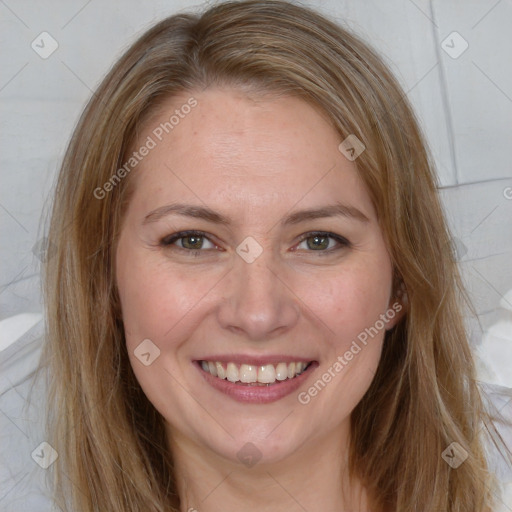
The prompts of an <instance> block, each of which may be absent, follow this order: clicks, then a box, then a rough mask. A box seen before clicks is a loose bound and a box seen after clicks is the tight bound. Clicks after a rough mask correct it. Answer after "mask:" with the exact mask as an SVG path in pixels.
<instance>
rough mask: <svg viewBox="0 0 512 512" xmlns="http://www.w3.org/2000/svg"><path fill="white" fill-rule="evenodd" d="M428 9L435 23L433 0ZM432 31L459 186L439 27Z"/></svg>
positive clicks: (450, 144) (434, 27)
mask: <svg viewBox="0 0 512 512" xmlns="http://www.w3.org/2000/svg"><path fill="white" fill-rule="evenodd" d="M429 7H430V16H431V18H432V19H433V20H434V21H435V19H436V13H435V9H434V0H430V1H429ZM432 31H433V34H434V45H435V51H436V57H437V60H438V62H439V64H440V66H439V79H440V80H439V81H440V85H441V102H442V105H443V110H444V113H445V121H446V130H447V132H448V146H449V151H450V161H451V164H452V178H453V180H454V181H455V185H459V184H460V182H461V178H460V175H459V166H458V164H457V153H456V149H455V146H456V145H455V133H454V129H453V119H452V114H451V109H450V101H449V98H448V82H447V80H446V73H445V67H444V61H443V56H442V55H441V48H440V39H441V37H440V36H441V34H440V31H439V27H438V25H437V24H435V23H433V24H432Z"/></svg>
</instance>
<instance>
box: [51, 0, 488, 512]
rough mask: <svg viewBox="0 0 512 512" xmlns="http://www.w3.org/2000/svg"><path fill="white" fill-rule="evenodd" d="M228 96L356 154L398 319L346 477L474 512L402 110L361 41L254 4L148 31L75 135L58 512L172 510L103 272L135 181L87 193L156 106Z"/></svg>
mask: <svg viewBox="0 0 512 512" xmlns="http://www.w3.org/2000/svg"><path fill="white" fill-rule="evenodd" d="M223 85H229V86H238V87H243V88H246V89H249V90H254V91H264V92H267V91H268V92H276V93H281V94H287V95H294V96H298V97H300V98H303V99H304V101H308V102H309V103H311V104H313V105H315V106H316V107H317V108H318V109H319V110H320V111H322V112H323V113H324V114H325V115H326V116H327V117H328V118H329V119H330V121H331V123H332V126H333V129H335V130H336V131H337V132H338V133H339V136H340V141H341V140H343V139H345V138H346V137H347V136H348V135H350V134H354V135H356V136H357V137H358V138H359V139H360V140H361V141H362V142H363V143H364V145H365V146H366V151H364V152H363V153H362V154H361V155H360V157H359V158H358V159H357V166H358V170H359V173H360V176H361V178H362V180H363V181H364V183H365V184H366V186H367V189H368V191H369V193H370V195H371V198H372V200H373V202H374V205H375V208H376V211H377V213H378V216H379V220H380V224H381V228H382V231H383V233H384V236H385V238H386V241H387V244H388V247H389V252H390V255H391V258H392V261H393V265H394V271H395V283H396V291H398V289H399V288H401V287H402V288H403V289H405V290H406V291H407V297H408V306H407V313H406V315H405V317H404V318H403V319H402V320H401V321H400V323H399V324H398V325H397V326H396V327H395V328H394V329H393V330H392V331H390V332H388V333H387V335H386V338H385V341H384V347H383V352H382V358H381V361H380V364H379V367H378V371H377V373H376V375H375V378H374V380H373V382H372V384H371V387H370V389H369V390H368V392H367V393H366V395H365V396H364V397H363V399H362V400H361V402H360V403H359V404H358V406H357V407H356V409H355V410H354V411H353V413H352V417H351V422H352V426H351V445H350V454H349V455H350V456H349V462H350V471H351V473H352V474H353V475H357V476H358V477H359V478H361V479H362V482H363V483H364V485H365V486H366V488H367V489H368V491H369V493H370V495H371V496H372V497H373V499H374V500H375V503H377V504H378V506H379V507H380V508H381V509H382V510H386V511H387V510H394V511H399V512H410V511H412V510H421V512H439V511H444V512H482V511H483V510H485V506H486V505H485V504H487V507H488V506H489V503H490V501H488V500H489V495H490V494H491V492H492V490H493V488H492V482H491V480H490V477H489V475H488V472H487V466H486V461H485V457H484V449H483V444H482V440H481V438H480V436H479V431H480V429H481V426H482V422H483V421H484V419H485V411H484V408H483V405H482V400H481V398H480V394H479V390H478V388H477V385H476V381H475V372H474V367H473V361H472V355H471V352H470V348H469V345H468V341H467V336H466V333H465V330H464V326H463V322H462V315H461V305H460V304H461V300H460V297H461V287H460V282H459V276H458V273H457V268H456V264H455V262H454V258H453V255H452V251H451V244H450V237H449V234H448V231H447V229H446V226H445V221H444V219H443V215H442V211H441V208H440V204H439V200H438V197H437V191H436V183H435V178H434V174H433V172H432V166H431V164H430V162H429V158H428V155H427V152H426V149H425V144H424V142H423V138H422V136H421V133H420V131H419V129H418V126H417V122H416V121H415V118H414V115H413V113H412V110H411V107H410V106H409V104H408V101H407V100H406V98H405V95H404V93H403V92H402V90H401V89H400V87H399V85H398V84H397V82H396V81H395V79H394V78H393V77H392V75H391V74H390V72H389V71H388V69H387V67H386V66H385V65H384V64H383V62H382V61H381V59H380V58H379V57H378V56H377V55H376V54H375V53H374V52H373V51H372V50H371V49H370V48H369V47H368V46H367V45H366V44H364V43H363V42H361V41H360V40H359V39H358V38H357V37H355V36H354V35H352V34H351V33H350V32H348V31H347V30H345V29H343V28H340V27H339V26H337V25H335V24H334V23H332V22H330V21H328V20H326V19H325V18H324V17H322V16H320V15H319V14H317V13H315V12H314V11H312V10H309V9H307V8H304V7H299V6H296V5H292V4H290V3H287V2H281V1H266V0H262V1H259V0H255V1H246V2H227V3H221V4H219V5H216V6H214V7H212V8H210V9H208V10H207V11H206V12H204V13H203V14H202V15H192V14H179V15H175V16H171V17H169V18H167V19H165V20H163V21H162V22H160V23H158V24H157V25H156V26H154V27H153V28H151V29H150V30H149V31H147V32H146V33H145V34H143V35H142V37H140V38H139V39H138V40H137V41H136V42H135V43H134V44H133V45H132V46H131V48H129V49H128V50H127V51H126V53H125V54H124V55H123V56H122V57H121V59H120V60H119V61H118V62H117V63H116V64H115V66H114V67H113V68H112V70H111V71H110V72H109V73H108V75H107V76H106V78H105V79H104V80H103V82H102V83H101V85H100V86H99V88H98V90H97V91H96V93H95V94H94V96H93V97H92V99H91V100H90V102H89V104H88V105H87V107H86V109H85V111H84V113H83V115H82V117H81V119H80V121H79V123H78V126H77V127H76V129H75V131H74V134H73V137H72V139H71V141H70V144H69V147H68V150H67V152H66V155H65V158H64V161H63V164H62V169H61V171H60V175H59V179H58V184H57V187H56V193H55V202H54V206H53V211H52V219H51V226H50V230H49V235H48V238H49V244H50V245H51V247H52V248H53V252H54V256H53V257H51V258H50V259H49V260H48V262H47V266H46V271H45V301H46V310H47V326H48V328H47V344H46V348H45V355H46V357H45V360H44V361H45V364H46V366H47V367H48V370H49V372H48V374H49V375H50V379H49V387H50V391H49V397H50V404H51V406H50V409H49V412H50V414H49V425H50V434H51V438H50V444H52V446H54V447H55V449H56V450H57V451H58V453H59V458H58V459H57V462H56V463H55V464H54V468H55V488H56V493H57V497H58V500H60V501H58V503H59V504H60V506H61V507H63V508H64V509H66V507H67V506H68V505H70V506H72V508H73V509H74V510H77V511H93V510H108V511H109V512H127V511H131V512H134V511H144V512H149V511H160V512H163V511H170V510H173V511H178V510H179V506H180V500H179V496H178V495H177V490H176V486H175V478H174V475H173V466H172V454H171V453H169V452H168V450H167V448H166V446H167V443H166V440H165V431H164V420H163V418H162V417H161V415H160V414H159V413H158V412H157V411H156V410H155V409H154V407H153V406H152V405H151V404H150V402H149V401H148V400H147V399H146V397H145V396H144V394H143V392H142V390H141V388H140V386H139V385H138V383H137V380H136V379H135V377H134V374H133V372H132V370H131V367H130V364H129V361H128V357H127V354H126V347H125V342H124V333H123V326H122V320H121V311H120V307H119V300H118V295H117V290H116V283H115V268H114V258H113V256H114V254H115V248H116V243H117V238H118V234H119V229H120V225H121V220H122V217H123V212H124V209H125V207H126V204H127V202H128V201H129V199H130V190H131V189H130V187H129V184H130V183H131V182H132V176H133V174H134V173H136V172H137V170H136V169H135V170H133V171H132V172H131V174H129V175H128V176H126V177H125V178H124V179H123V180H122V181H120V182H119V183H117V182H116V183H115V186H112V187H109V191H108V193H105V194H103V193H102V194H101V195H102V197H100V198H98V196H99V194H95V193H94V191H95V190H98V187H100V188H101V187H102V185H103V184H105V183H106V182H108V181H109V180H110V179H111V178H112V176H113V175H114V174H115V173H116V172H117V171H118V169H120V168H121V167H122V166H123V165H124V164H125V162H126V158H127V155H128V151H129V150H130V148H131V147H132V145H133V144H134V142H135V141H136V137H137V133H138V130H139V129H140V127H141V125H142V124H143V123H144V121H145V120H146V119H147V118H148V116H149V115H151V114H152V113H154V112H155V111H158V108H159V106H160V105H161V103H162V102H163V101H164V100H166V99H168V98H169V97H172V96H173V95H176V94H178V93H180V92H183V91H192V90H194V89H198V88H204V87H209V86H223ZM452 442H456V443H458V444H459V445H460V446H461V447H462V448H463V449H464V450H466V452H467V453H468V454H469V457H468V458H467V460H466V461H465V462H464V463H463V464H462V465H460V466H459V467H458V468H457V469H453V468H451V467H450V465H448V464H447V463H446V462H445V461H444V460H443V458H442V457H441V453H442V452H443V450H445V449H446V448H447V447H448V445H450V444H451V443H452ZM340 485H341V483H340Z"/></svg>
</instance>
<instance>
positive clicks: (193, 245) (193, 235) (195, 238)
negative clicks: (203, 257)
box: [160, 231, 217, 252]
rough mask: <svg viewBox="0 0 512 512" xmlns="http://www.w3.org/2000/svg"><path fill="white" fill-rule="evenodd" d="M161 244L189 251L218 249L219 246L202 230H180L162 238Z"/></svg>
mask: <svg viewBox="0 0 512 512" xmlns="http://www.w3.org/2000/svg"><path fill="white" fill-rule="evenodd" d="M160 245H162V246H163V247H168V248H170V247H171V246H174V247H175V248H177V249H181V250H183V251H188V252H196V251H197V252H199V251H203V250H211V249H216V248H217V246H216V245H215V244H214V243H213V242H212V241H211V240H210V239H209V238H208V237H207V236H206V234H205V233H203V232H202V231H180V232H179V233H174V234H172V235H169V236H166V237H165V238H162V240H161V241H160Z"/></svg>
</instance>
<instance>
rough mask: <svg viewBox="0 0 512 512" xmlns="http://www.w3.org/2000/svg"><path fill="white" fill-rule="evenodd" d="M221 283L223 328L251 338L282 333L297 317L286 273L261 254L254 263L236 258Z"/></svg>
mask: <svg viewBox="0 0 512 512" xmlns="http://www.w3.org/2000/svg"><path fill="white" fill-rule="evenodd" d="M227 277H228V279H226V280H225V282H224V290H223V291H224V295H225V297H226V299H225V300H224V301H222V303H221V304H220V306H219V309H218V321H219V323H220V325H221V326H222V328H223V329H227V330H229V331H232V332H234V333H236V334H239V335H242V336H244V337H245V338H246V339H249V340H251V341H265V340H269V339H271V338H273V337H276V336H282V335H283V334H284V333H286V332H287V331H289V330H291V329H292V328H293V327H294V326H295V325H296V324H297V321H298V319H299V315H300V308H299V303H298V299H297V297H296V296H295V295H294V294H293V292H292V290H291V287H290V285H289V284H288V283H287V282H286V276H285V275H284V274H283V272H279V270H278V269H277V267H276V265H272V262H271V259H270V258H266V257H264V256H263V255H262V256H260V257H259V258H258V259H257V260H256V261H254V262H253V263H246V262H245V261H244V260H242V258H239V259H238V260H237V261H236V263H235V266H234V268H233V269H232V271H231V272H230V273H229V275H228V276H227Z"/></svg>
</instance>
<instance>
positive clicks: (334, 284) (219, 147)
mask: <svg viewBox="0 0 512 512" xmlns="http://www.w3.org/2000/svg"><path fill="white" fill-rule="evenodd" d="M49 243H50V244H53V245H54V246H55V251H56V256H54V257H53V258H51V259H50V260H49V262H48V265H47V269H46V304H47V315H48V344H47V347H46V353H47V361H48V365H49V367H50V369H51V375H52V380H51V397H52V398H53V404H54V405H53V407H52V408H51V411H52V413H53V414H52V415H51V417H50V423H51V432H52V433H53V438H52V441H51V443H50V444H52V445H53V446H54V447H55V448H56V450H57V451H58V453H59V458H58V460H57V462H56V463H55V465H54V467H55V468H56V482H57V487H56V488H57V490H58V493H59V497H60V499H61V506H62V507H65V506H66V503H67V504H68V505H69V506H71V507H72V509H74V510H80V511H82V510H109V511H128V510H129V511H134V510H141V511H142V510H144V511H149V510H155V511H163V510H176V511H180V510H181V511H185V510H199V511H200V512H202V511H213V510H235V509H237V510H238V509H242V510H258V511H261V510H273V511H276V510H284V509H285V508H286V509H287V510H290V509H292V510H346V511H348V510H351V511H352V510H354V511H355V510H357V511H370V510H371V511H372V512H374V511H375V512H385V511H404V512H405V511H410V510H417V509H418V510H421V511H422V512H434V511H436V512H437V511H440V510H442V511H450V512H452V511H453V512H455V511H458V512H462V511H464V512H469V511H473V512H477V511H478V512H481V511H484V510H492V507H493V501H492V500H493V496H494V494H495V492H496V489H495V484H494V482H493V479H492V477H491V476H490V475H489V473H488V471H487V463H486V459H485V451H484V445H483V442H484V441H483V439H482V426H483V425H484V424H485V422H486V421H487V420H486V418H487V417H486V413H485V411H484V408H483V405H482V400H481V397H480V392H479V390H478V388H477V385H476V382H475V375H474V368H473V361H472V356H471V353H470V349H469V346H468V342H467V338H466V334H465V332H464V327H463V323H462V319H461V311H460V307H461V306H460V285H459V277H458V274H457V269H456V266H455V263H454V260H453V257H452V253H451V249H450V247H451V245H450V238H449V235H448V233H447V229H446V226H445V223H444V219H443V216H442V212H441V208H440V205H439V202H438V198H437V194H436V188H435V180H434V174H433V171H432V170H431V165H430V163H429V159H428V155H427V153H426V150H425V146H424V143H423V141H422V137H421V134H420V131H419V129H418V126H417V123H416V121H415V119H414V116H413V114H412V111H411V108H410V106H409V105H408V103H407V101H406V99H405V97H404V94H403V92H402V91H401V90H400V88H399V86H398V85H397V83H396V81H395V79H394V78H393V77H392V76H391V75H390V73H389V71H388V70H387V68H386V67H385V66H384V65H383V63H382V62H381V60H380V59H379V58H378V57H377V56H376V54H375V53H374V52H373V51H372V50H370V49H369V48H368V47H367V46H366V45H365V44H364V43H362V42H361V41H360V40H359V39H357V38H356V37H354V36H353V35H351V34H350V33H348V32H347V31H345V30H343V29H341V28H340V27H338V26H336V25H334V24H333V23H331V22H329V21H327V20H326V19H324V18H323V17H321V16H320V15H318V14H316V13H314V12H312V11H310V10H308V9H305V8H302V7H298V6H294V5H291V4H288V3H285V2H267V1H249V2H241V3H238V2H234V3H232V2H229V3H223V4H220V5H218V6H215V7H212V8H211V9H209V10H208V11H206V12H205V13H204V14H203V15H201V16H193V15H183V14H182V15H177V16H173V17H170V18H168V19H166V20H164V21H162V22H161V23H159V24H158V25H156V26H155V27H153V28H152V29H151V30H149V31H148V32H147V33H146V34H144V35H143V36H142V37H141V38H140V39H139V40H138V41H137V42H136V43H135V44H134V45H133V46H132V47H131V48H130V49H129V50H128V51H127V52H126V53H125V55H124V56H123V57H122V58H121V59H120V60H119V62H118V63H117V64H116V65H115V66H114V68H113V69H112V71H111V72H110V73H109V75H108V76H107V77H106V78H105V80H104V81H103V83H102V84H101V85H100V87H99V89H98V91H97V93H96V94H95V95H94V97H93V98H92V100H91V101H90V103H89V105H88V106H87V108H86V110H85V112H84V114H83V116H82V118H81V120H80V123H79V125H78V126H77V128H76V130H75V133H74V135H73V138H72V141H71V143H70V146H69V148H68V151H67V153H66V157H65V159H64V163H63V167H62V170H61V173H60V177H59V182H58V186H57V191H56V200H55V205H54V210H53V215H52V223H51V229H50V235H49ZM66 500H67V501H66Z"/></svg>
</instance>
